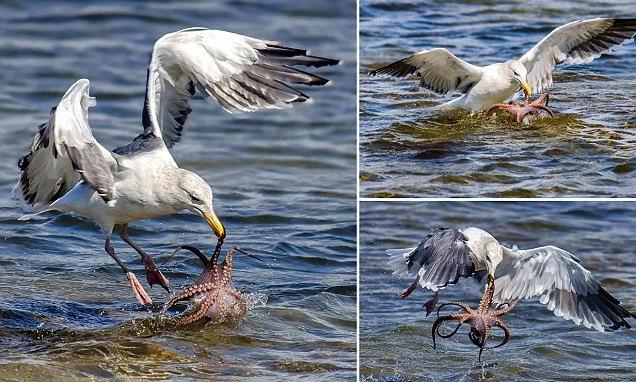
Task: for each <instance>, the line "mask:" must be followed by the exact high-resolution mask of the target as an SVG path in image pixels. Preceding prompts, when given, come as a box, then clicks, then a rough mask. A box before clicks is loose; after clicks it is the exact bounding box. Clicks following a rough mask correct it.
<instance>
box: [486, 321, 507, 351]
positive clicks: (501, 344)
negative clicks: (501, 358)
mask: <svg viewBox="0 0 636 382" xmlns="http://www.w3.org/2000/svg"><path fill="white" fill-rule="evenodd" d="M492 326H493V327H497V328H500V329H501V330H503V332H504V339H503V341H501V343H500V344H499V345H497V346H493V347H491V348H490V349H494V348H498V347H500V346H504V345H505V344H507V343H508V340H509V339H510V332H509V331H508V328H506V325H504V323H503V322H501V320H495V321H494V322H493V324H492Z"/></svg>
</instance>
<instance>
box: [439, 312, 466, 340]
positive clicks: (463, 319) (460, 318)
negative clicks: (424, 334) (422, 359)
mask: <svg viewBox="0 0 636 382" xmlns="http://www.w3.org/2000/svg"><path fill="white" fill-rule="evenodd" d="M456 316H457V315H455V314H453V315H451V316H450V317H452V318H453V320H456V321H459V322H458V324H457V326H456V327H455V329H453V331H452V332H450V333H448V334H442V333H441V332H440V331H439V330H440V329H441V328H442V325H441V323H440V325H438V326H437V332H436V333H437V335H438V336H440V337H442V338H450V337H452V336H454V335H455V333H457V331H458V330H459V328H460V326H462V325H463V324H464V322H466V319H465V318H464V317H456Z"/></svg>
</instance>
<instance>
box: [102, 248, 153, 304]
mask: <svg viewBox="0 0 636 382" xmlns="http://www.w3.org/2000/svg"><path fill="white" fill-rule="evenodd" d="M104 249H105V250H106V253H108V254H109V255H110V257H112V258H113V260H115V261H116V262H117V265H119V266H120V267H121V269H123V270H124V272H126V278H127V279H128V282H130V287H131V288H132V290H133V293H134V294H135V298H136V299H137V301H138V302H139V304H141V305H146V304H150V303H152V299H151V298H150V296H148V293H146V291H145V290H144V287H142V286H141V284H140V283H139V281H138V280H137V277H135V274H134V273H132V272H131V271H130V270H129V269H128V267H126V265H125V264H124V263H123V262H122V261H121V260H120V259H119V257H117V255H116V254H115V248H113V245H112V244H111V243H110V237H107V238H106V241H105V243H104Z"/></svg>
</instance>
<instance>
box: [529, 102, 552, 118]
mask: <svg viewBox="0 0 636 382" xmlns="http://www.w3.org/2000/svg"><path fill="white" fill-rule="evenodd" d="M532 107H533V108H535V109H540V110H543V111H545V112H547V113H548V114H550V117H553V118H554V112H553V111H552V110H551V109H550V108H549V107H547V106H546V105H544V104H540V103H537V104H534V103H533V104H532Z"/></svg>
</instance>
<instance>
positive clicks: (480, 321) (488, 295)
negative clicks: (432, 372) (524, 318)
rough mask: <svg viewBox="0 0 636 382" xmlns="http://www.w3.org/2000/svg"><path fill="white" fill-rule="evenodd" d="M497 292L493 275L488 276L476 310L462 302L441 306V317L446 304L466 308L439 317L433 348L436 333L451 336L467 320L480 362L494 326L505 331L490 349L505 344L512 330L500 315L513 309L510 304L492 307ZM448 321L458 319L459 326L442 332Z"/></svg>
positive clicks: (445, 336) (441, 335) (471, 340)
mask: <svg viewBox="0 0 636 382" xmlns="http://www.w3.org/2000/svg"><path fill="white" fill-rule="evenodd" d="M494 292H495V283H494V279H493V278H492V276H488V284H487V286H486V291H485V292H484V295H483V297H482V298H481V301H480V302H479V307H478V308H477V309H476V310H472V309H471V308H470V307H469V306H468V305H466V304H463V303H461V302H447V303H444V304H442V305H440V306H439V308H438V309H437V316H438V317H439V311H440V309H442V308H443V307H444V306H446V305H456V306H459V307H461V308H462V309H463V310H464V313H456V314H451V315H448V316H442V317H439V318H438V319H437V320H435V323H433V349H435V333H437V335H438V336H440V337H442V338H449V337H452V336H453V335H455V333H457V331H458V330H459V328H460V326H462V324H464V323H465V322H468V323H469V324H470V332H469V333H468V338H470V342H472V343H473V344H475V345H476V346H478V347H479V362H481V353H482V352H483V350H484V346H485V345H486V340H487V339H488V332H489V331H490V328H492V327H498V328H501V330H503V332H504V336H505V337H504V339H503V341H502V342H501V343H500V344H499V345H497V346H493V347H492V348H489V349H494V348H498V347H500V346H503V345H505V344H506V343H507V342H508V339H510V332H509V331H508V328H506V325H504V323H503V322H502V321H501V320H500V319H499V317H500V316H503V315H504V314H506V313H508V312H509V311H510V309H512V305H510V304H508V305H506V306H505V307H503V308H497V309H491V307H492V296H493V294H494ZM446 321H458V322H459V323H458V324H457V327H456V328H455V329H454V330H453V331H452V332H450V333H449V334H442V333H440V332H439V329H440V327H441V325H442V323H444V322H446Z"/></svg>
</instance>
